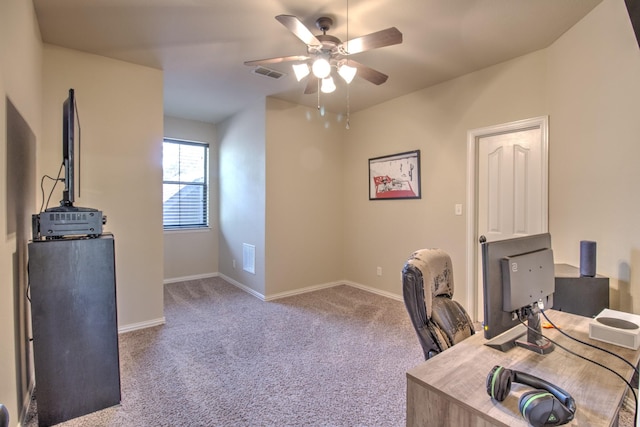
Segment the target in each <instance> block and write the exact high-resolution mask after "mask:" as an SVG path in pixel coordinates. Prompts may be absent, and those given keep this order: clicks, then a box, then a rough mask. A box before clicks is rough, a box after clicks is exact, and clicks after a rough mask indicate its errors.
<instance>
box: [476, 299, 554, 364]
mask: <svg viewBox="0 0 640 427" xmlns="http://www.w3.org/2000/svg"><path fill="white" fill-rule="evenodd" d="M527 325H528V326H529V328H532V329H534V330H535V332H534V331H532V330H531V329H529V328H527V326H525V325H524V324H522V323H521V324H519V325H516V326H514V327H513V328H511V329H509V330H508V331H506V332H504V333H502V334H500V335H498V336H497V337H494V338H492V339H490V340H489V341H487V342H486V343H485V345H486V346H488V347H491V348H495V349H496V350H500V351H502V352H505V351H509V350H511V349H512V348H514V347H515V346H518V347H523V348H526V349H528V350H531V351H533V352H536V353H538V354H548V353H551V352H552V351H553V348H554V345H553V343H552V342H550V341H549V340H548V339H546V338H544V337H543V336H542V328H541V323H540V312H539V310H536V311H535V312H534V311H533V310H531V311H529V313H528V315H527Z"/></svg>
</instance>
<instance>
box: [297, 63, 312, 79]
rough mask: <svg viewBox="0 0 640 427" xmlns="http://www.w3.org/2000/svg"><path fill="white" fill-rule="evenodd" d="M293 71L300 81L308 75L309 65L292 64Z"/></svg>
mask: <svg viewBox="0 0 640 427" xmlns="http://www.w3.org/2000/svg"><path fill="white" fill-rule="evenodd" d="M293 72H294V73H295V75H296V79H298V81H300V80H302V79H304V78H305V77H307V76H308V75H309V66H308V65H307V64H293Z"/></svg>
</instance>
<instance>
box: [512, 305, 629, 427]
mask: <svg viewBox="0 0 640 427" xmlns="http://www.w3.org/2000/svg"><path fill="white" fill-rule="evenodd" d="M541 311H542V310H541ZM542 314H543V315H544V317H545V318H546V319H547V320H549V319H548V318H547V316H546V315H545V314H544V311H543V312H542ZM518 319H519V320H520V323H522V324H523V325H524V326H525V327H526V328H527V329H531V330H532V331H533V332H536V333H538V334H540V335H541V336H542V337H543V338H546V339H547V340H549V341H550V342H552V343H553V344H555V345H556V346H558V347H560V348H561V349H563V350H564V351H566V352H567V353H569V354H573V355H574V356H577V357H579V358H580V359H583V360H586V361H587V362H591V363H593V364H594V365H598V366H600V367H601V368H604V369H606V370H607V371H609V372H612V373H614V374H615V375H616V376H617V377H618V378H620V379H621V380H622V381H624V383H625V384H626V385H627V387H629V389H630V390H631V393H632V394H633V399H634V400H635V402H636V410H635V413H634V416H633V419H634V420H637V419H638V396H637V395H636V392H635V390H634V388H633V386H632V385H631V383H630V382H629V381H627V380H626V379H625V378H624V377H623V376H622V375H620V374H619V373H617V372H616V371H614V370H613V369H611V368H609V367H608V366H605V365H603V364H602V363H600V362H596V361H595V360H591V359H589V358H588V357H585V356H582V355H580V354H578V353H576V352H574V351H572V350H569V349H568V348H566V347H565V346H563V345H561V344H558V342H556V341H554V340H552V339H551V338H549V337H547V336H545V335H543V334H541V333H539V332H538V331H536V330H535V329H533V328H531V327H529V325H527V324H526V323H525V322H524V321H522V320H521V319H520V318H519V317H518ZM549 323H551V321H549ZM551 325H552V326H553V327H554V328H556V327H555V325H553V323H551ZM556 329H558V328H556ZM558 331H560V329H558ZM560 332H562V331H560ZM562 334H563V335H565V336H567V337H569V338H571V339H573V340H575V341H578V342H580V343H582V344H586V345H589V346H591V347H594V348H597V349H599V350H602V351H604V352H606V353H610V354H613V355H614V356H616V357H618V358H621V357H620V356H618V355H617V354H614V353H611V352H609V351H608V350H605V349H603V348H600V347H598V346H594V345H592V344H589V343H585V342H583V341H580V340H579V339H577V338H573V337H571V336H569V335H567V334H566V333H564V332H562ZM621 359H622V358H621ZM622 360H624V359H622ZM624 361H625V362H627V361H626V360H624ZM627 363H629V362H627ZM629 364H630V363H629ZM630 365H631V364H630ZM631 367H632V368H633V369H634V370H635V371H636V372H637V369H636V368H635V367H633V365H631Z"/></svg>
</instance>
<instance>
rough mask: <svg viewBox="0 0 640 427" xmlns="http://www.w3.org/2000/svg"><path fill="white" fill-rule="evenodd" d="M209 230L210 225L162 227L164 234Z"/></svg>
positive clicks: (207, 231) (206, 231) (205, 231)
mask: <svg viewBox="0 0 640 427" xmlns="http://www.w3.org/2000/svg"><path fill="white" fill-rule="evenodd" d="M210 231H211V227H194V228H175V229H167V230H164V229H163V233H164V234H184V233H209V232H210Z"/></svg>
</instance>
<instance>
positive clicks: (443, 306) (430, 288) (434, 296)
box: [402, 249, 475, 360]
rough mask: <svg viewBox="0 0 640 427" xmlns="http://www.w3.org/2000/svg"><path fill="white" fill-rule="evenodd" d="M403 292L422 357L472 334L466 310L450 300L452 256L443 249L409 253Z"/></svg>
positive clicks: (403, 276)
mask: <svg viewBox="0 0 640 427" xmlns="http://www.w3.org/2000/svg"><path fill="white" fill-rule="evenodd" d="M425 284H426V286H425ZM425 287H426V289H425ZM402 293H403V297H404V305H405V306H406V307H407V311H408V312H409V317H410V318H411V323H412V324H413V327H414V328H415V330H416V333H417V334H418V341H420V345H421V346H422V350H423V352H424V358H425V360H426V359H429V358H431V357H433V356H435V355H437V354H438V353H440V352H442V351H444V350H446V349H447V348H449V347H452V346H453V345H455V344H457V343H459V342H460V341H462V340H464V339H466V338H468V337H470V336H471V335H473V334H474V333H475V332H474V329H473V322H472V321H471V318H470V317H469V315H468V314H467V312H466V311H465V309H464V308H463V307H462V306H461V305H460V304H459V303H458V302H456V301H454V300H453V299H452V297H453V270H452V267H451V257H449V255H448V254H447V253H446V252H444V251H443V250H441V249H421V250H419V251H416V252H414V253H413V254H411V256H410V257H409V259H408V260H407V262H406V264H405V265H404V268H403V269H402Z"/></svg>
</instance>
